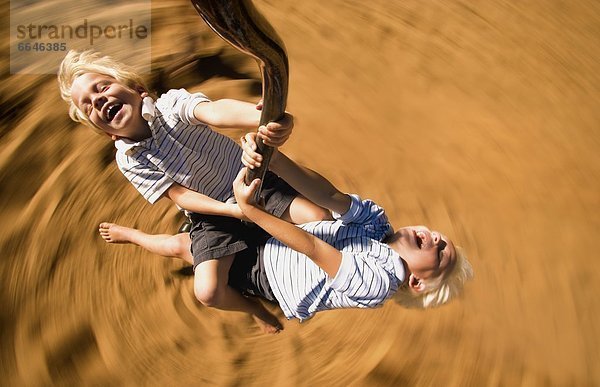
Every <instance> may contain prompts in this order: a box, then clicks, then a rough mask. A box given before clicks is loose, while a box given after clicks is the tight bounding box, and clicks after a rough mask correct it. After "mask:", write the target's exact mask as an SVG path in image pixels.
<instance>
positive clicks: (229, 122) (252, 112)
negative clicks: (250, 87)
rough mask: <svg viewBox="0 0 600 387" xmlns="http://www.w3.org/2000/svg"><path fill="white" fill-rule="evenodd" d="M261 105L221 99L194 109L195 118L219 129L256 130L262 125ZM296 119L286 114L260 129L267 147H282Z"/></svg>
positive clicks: (201, 104) (202, 103) (200, 104)
mask: <svg viewBox="0 0 600 387" xmlns="http://www.w3.org/2000/svg"><path fill="white" fill-rule="evenodd" d="M260 108H261V106H260V104H259V105H258V106H257V105H253V104H251V103H248V102H243V101H238V100H234V99H220V100H217V101H210V102H201V103H199V104H197V105H196V106H195V107H194V117H195V118H196V119H197V120H199V121H202V122H204V123H205V124H208V125H210V126H214V127H217V128H237V129H244V130H256V128H258V127H259V124H260V115H261V112H260V110H259V109H260ZM293 127H294V119H293V117H292V115H291V114H289V113H285V115H284V117H283V118H282V119H281V120H279V121H277V122H269V123H268V124H267V125H266V126H265V125H263V126H261V127H260V128H259V131H261V132H262V133H263V134H264V135H265V137H266V139H265V140H264V142H265V144H266V145H269V146H281V145H283V143H284V142H285V141H286V140H287V139H288V138H289V136H290V134H291V132H292V128H293Z"/></svg>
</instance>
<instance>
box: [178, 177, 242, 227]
mask: <svg viewBox="0 0 600 387" xmlns="http://www.w3.org/2000/svg"><path fill="white" fill-rule="evenodd" d="M166 194H167V196H168V197H169V199H171V200H172V201H173V202H175V203H176V204H177V205H178V206H179V207H181V208H183V209H185V210H188V211H192V212H196V213H199V214H205V215H221V216H229V217H233V218H237V219H244V220H246V218H245V217H244V216H243V214H242V211H241V209H240V207H239V206H238V205H237V204H228V203H223V202H220V201H218V200H215V199H213V198H211V197H209V196H206V195H204V194H201V193H199V192H196V191H192V190H190V189H188V188H185V187H183V186H181V185H179V184H177V183H173V184H172V185H171V187H169V189H168V190H167V192H166Z"/></svg>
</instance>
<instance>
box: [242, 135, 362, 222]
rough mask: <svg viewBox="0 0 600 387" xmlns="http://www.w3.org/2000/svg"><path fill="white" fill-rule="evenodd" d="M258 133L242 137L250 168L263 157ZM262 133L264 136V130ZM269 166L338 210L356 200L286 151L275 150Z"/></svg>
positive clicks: (317, 200)
mask: <svg viewBox="0 0 600 387" xmlns="http://www.w3.org/2000/svg"><path fill="white" fill-rule="evenodd" d="M256 136H257V134H256V133H248V134H246V136H244V137H242V139H241V141H242V148H243V150H244V155H243V158H242V162H243V163H244V165H246V166H247V167H248V168H250V169H253V168H254V167H259V166H260V161H262V157H261V156H260V155H259V154H258V153H256V152H255V150H256V143H255V140H254V139H255V138H256ZM259 136H261V137H262V135H260V134H259ZM269 168H270V169H271V170H272V171H273V172H275V173H276V174H277V175H279V176H280V177H281V178H283V179H284V180H285V181H286V182H287V183H288V184H289V185H291V186H292V187H294V188H295V189H296V191H298V192H299V193H301V194H302V195H303V196H304V197H306V198H307V199H308V200H310V201H311V202H313V203H315V204H316V205H318V206H321V207H324V208H327V209H329V210H331V211H334V212H337V213H338V214H345V213H346V212H347V211H348V209H350V205H351V203H352V199H351V197H350V195H346V194H344V193H342V192H340V191H339V190H338V189H337V188H335V186H334V185H333V184H331V182H329V180H327V179H326V178H324V177H323V176H321V175H319V174H318V173H317V172H315V171H313V170H311V169H308V168H306V167H303V166H300V165H298V164H296V162H295V161H294V160H292V159H290V158H288V157H287V156H286V155H284V154H283V153H281V152H279V151H277V150H275V152H274V153H273V156H272V158H271V162H270V164H269Z"/></svg>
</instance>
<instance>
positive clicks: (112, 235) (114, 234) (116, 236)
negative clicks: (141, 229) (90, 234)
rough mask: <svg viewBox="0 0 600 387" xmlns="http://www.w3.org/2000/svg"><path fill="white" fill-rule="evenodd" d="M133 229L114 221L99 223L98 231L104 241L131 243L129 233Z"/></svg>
mask: <svg viewBox="0 0 600 387" xmlns="http://www.w3.org/2000/svg"><path fill="white" fill-rule="evenodd" d="M134 231H135V230H134V229H132V228H129V227H123V226H119V225H118V224H114V223H106V222H104V223H100V226H98V232H99V233H100V236H101V237H102V239H104V240H105V241H106V243H131V239H130V235H131V234H132V232H134Z"/></svg>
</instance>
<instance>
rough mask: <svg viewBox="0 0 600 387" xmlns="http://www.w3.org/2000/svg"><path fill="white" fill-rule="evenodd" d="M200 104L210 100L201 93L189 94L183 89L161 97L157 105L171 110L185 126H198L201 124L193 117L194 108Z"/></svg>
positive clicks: (174, 90)
mask: <svg viewBox="0 0 600 387" xmlns="http://www.w3.org/2000/svg"><path fill="white" fill-rule="evenodd" d="M202 102H210V99H209V98H208V97H207V96H206V95H204V94H202V93H193V94H191V93H189V92H188V91H187V90H185V89H173V90H169V91H168V92H166V93H165V94H163V95H161V96H160V98H159V100H158V101H157V104H160V105H161V107H166V108H168V109H170V110H172V112H173V114H174V115H175V116H176V117H177V118H178V119H179V120H181V121H182V122H183V123H185V124H186V125H200V124H202V122H201V121H199V120H198V119H196V117H194V108H195V107H196V106H197V105H198V104H199V103H202Z"/></svg>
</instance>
